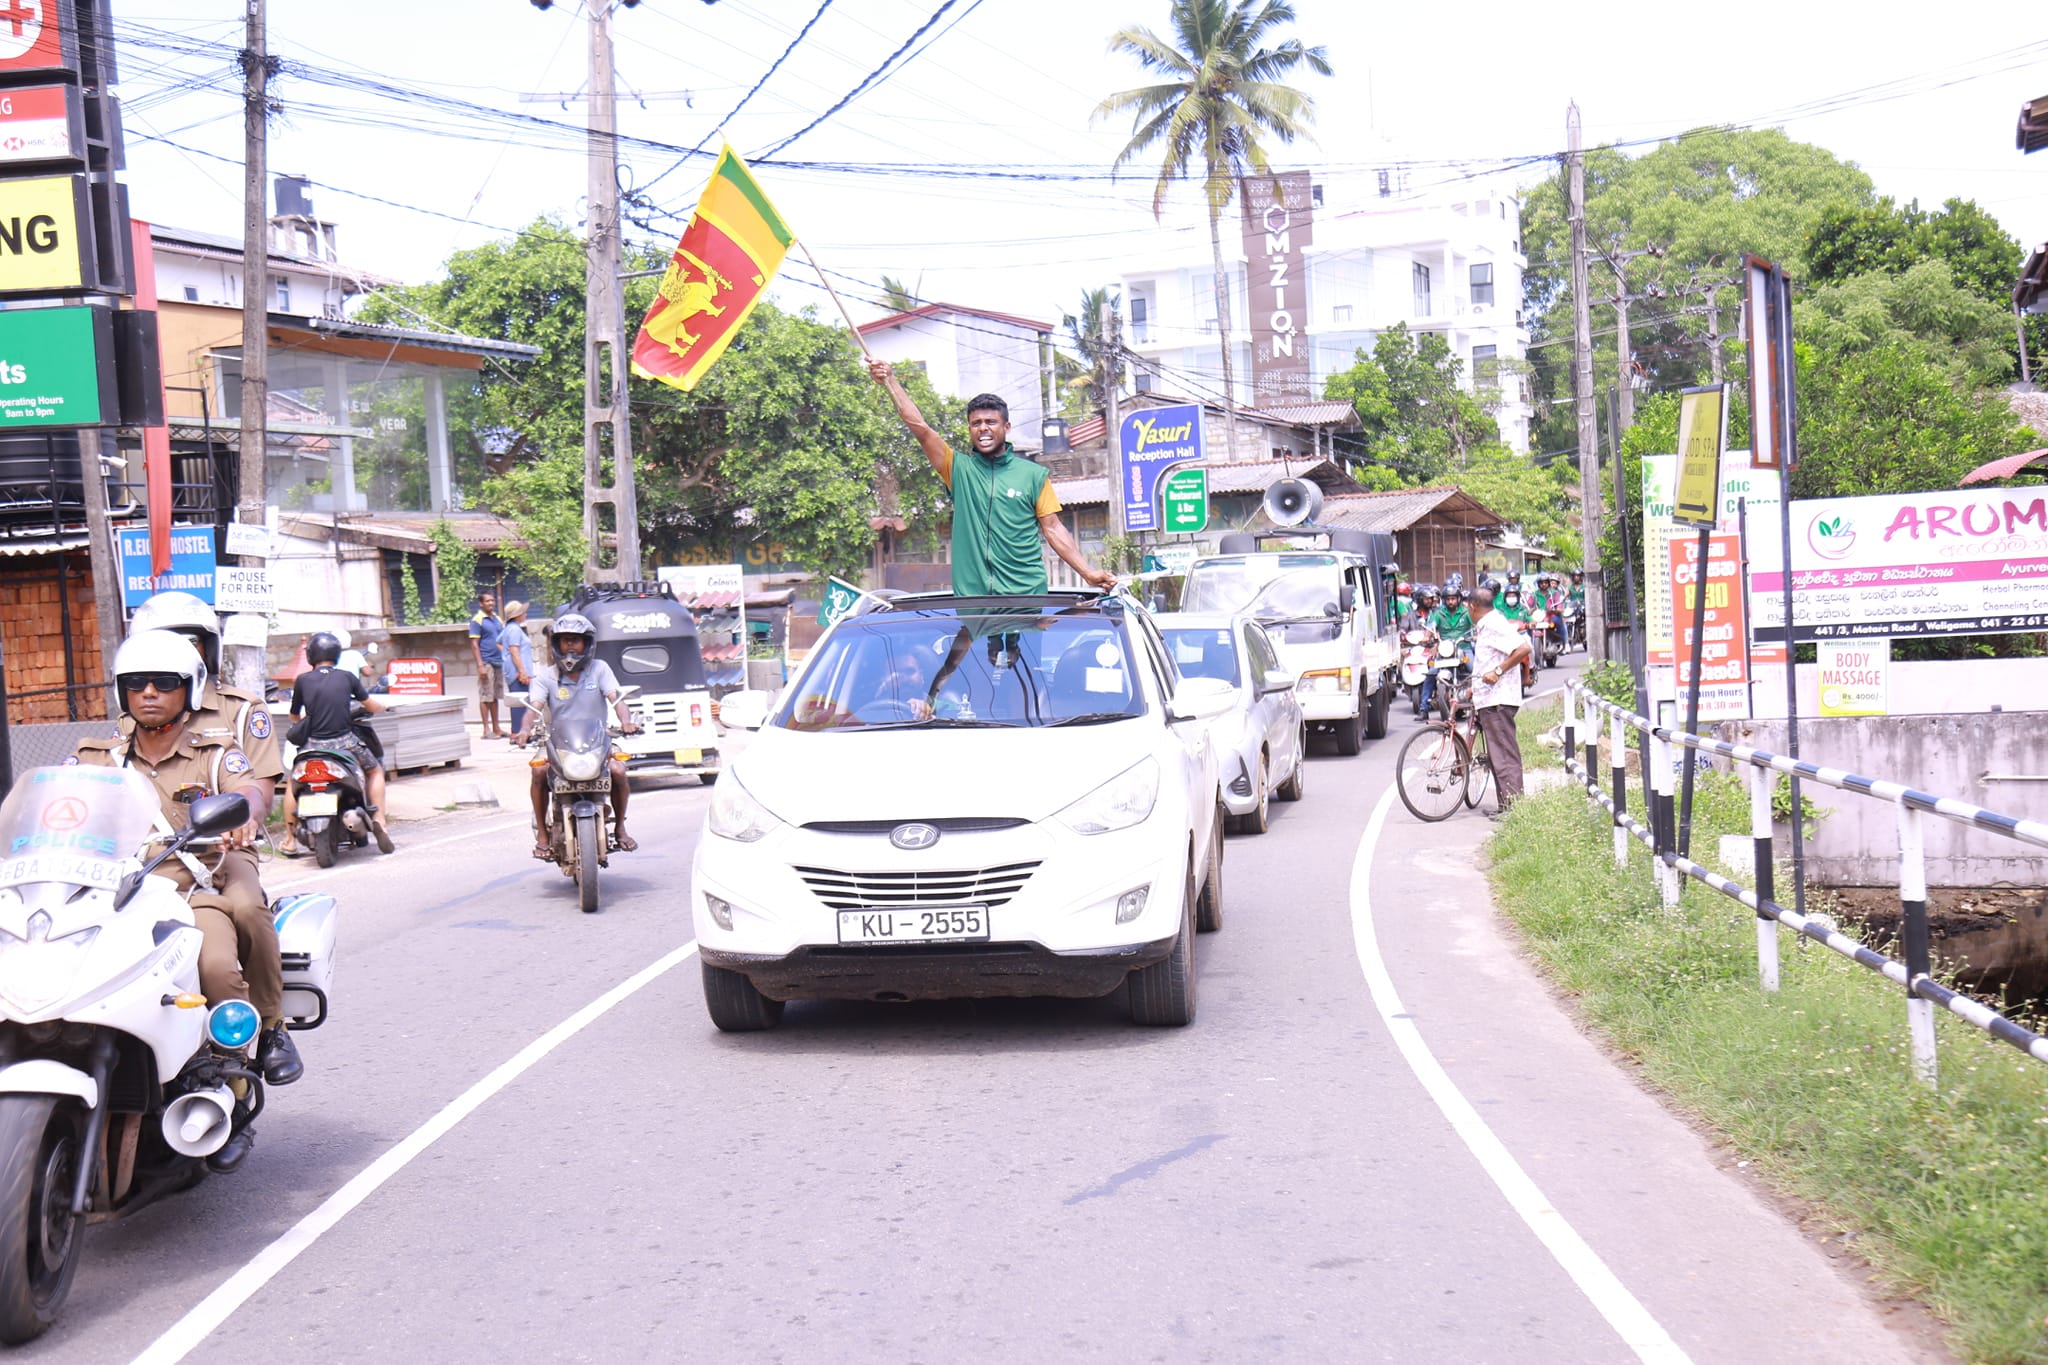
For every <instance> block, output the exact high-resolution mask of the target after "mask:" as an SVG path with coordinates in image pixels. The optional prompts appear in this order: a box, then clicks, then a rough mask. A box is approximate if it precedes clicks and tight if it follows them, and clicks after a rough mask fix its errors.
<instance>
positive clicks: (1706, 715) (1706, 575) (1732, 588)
mask: <svg viewBox="0 0 2048 1365" xmlns="http://www.w3.org/2000/svg"><path fill="white" fill-rule="evenodd" d="M1706 540H1707V557H1706V561H1705V562H1704V563H1702V562H1701V560H1700V544H1699V537H1697V536H1676V537H1674V538H1673V539H1672V541H1671V545H1670V555H1671V560H1670V565H1671V577H1670V583H1671V599H1670V600H1671V613H1672V619H1673V620H1674V621H1675V622H1676V624H1677V631H1678V639H1677V658H1676V660H1675V662H1676V664H1677V668H1678V694H1679V696H1680V697H1683V696H1685V694H1686V692H1687V691H1688V690H1689V689H1690V688H1691V687H1692V649H1693V634H1692V630H1693V620H1694V613H1695V611H1700V610H1702V608H1703V609H1704V614H1703V615H1702V616H1701V618H1700V621H1701V625H1700V719H1701V720H1742V719H1745V718H1747V717H1748V715H1749V643H1748V632H1747V626H1746V622H1745V620H1744V617H1745V615H1746V613H1745V611H1744V608H1745V606H1746V605H1747V604H1746V603H1745V601H1744V597H1743V591H1742V546H1741V542H1740V540H1739V539H1738V538H1737V537H1735V536H1732V535H1709V536H1708V537H1707V538H1706Z"/></svg>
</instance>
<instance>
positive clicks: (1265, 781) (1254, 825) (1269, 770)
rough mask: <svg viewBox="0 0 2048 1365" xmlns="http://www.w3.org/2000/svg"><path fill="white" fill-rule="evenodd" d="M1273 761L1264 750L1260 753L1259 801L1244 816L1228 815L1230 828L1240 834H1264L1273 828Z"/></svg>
mask: <svg viewBox="0 0 2048 1365" xmlns="http://www.w3.org/2000/svg"><path fill="white" fill-rule="evenodd" d="M1272 781H1273V759H1272V756H1271V755H1269V754H1267V753H1266V752H1265V751H1264V750H1260V752H1259V786H1258V800H1257V804H1255V805H1254V806H1253V807H1252V808H1251V809H1250V810H1248V811H1246V812H1245V813H1244V814H1243V815H1227V816H1226V817H1225V818H1226V819H1228V820H1229V822H1230V827H1231V828H1232V829H1233V830H1234V831H1236V832H1237V833H1239V834H1264V833H1265V832H1266V831H1267V830H1268V829H1269V828H1271V827H1272V800H1273V788H1272V785H1271V783H1272Z"/></svg>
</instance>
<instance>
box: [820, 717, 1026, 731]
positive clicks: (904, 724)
mask: <svg viewBox="0 0 2048 1365" xmlns="http://www.w3.org/2000/svg"><path fill="white" fill-rule="evenodd" d="M841 728H843V729H848V730H1010V729H1015V728H1016V727H1015V726H1013V725H1012V724H1011V723H1010V722H1009V721H1006V720H974V719H970V718H968V717H965V716H927V717H925V718H924V719H923V720H885V721H881V722H879V723H876V724H872V725H848V726H843V727H841Z"/></svg>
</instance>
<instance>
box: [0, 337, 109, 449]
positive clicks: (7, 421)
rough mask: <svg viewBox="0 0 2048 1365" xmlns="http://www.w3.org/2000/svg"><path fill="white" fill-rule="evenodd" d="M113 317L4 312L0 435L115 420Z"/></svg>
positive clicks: (0, 339) (0, 350) (0, 353)
mask: <svg viewBox="0 0 2048 1365" xmlns="http://www.w3.org/2000/svg"><path fill="white" fill-rule="evenodd" d="M113 338H114V331H113V313H112V311H111V310H109V309H106V308H9V309H5V310H4V311H0V431H15V430H19V429H22V428H26V427H94V426H99V425H101V424H102V423H105V422H111V421H114V420H115V409H116V407H117V403H116V394H115V390H114V339H113Z"/></svg>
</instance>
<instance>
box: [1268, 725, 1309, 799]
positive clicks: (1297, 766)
mask: <svg viewBox="0 0 2048 1365" xmlns="http://www.w3.org/2000/svg"><path fill="white" fill-rule="evenodd" d="M1307 769H1308V727H1307V726H1306V725H1304V726H1303V727H1302V728H1301V742H1300V743H1298V744H1296V745H1295V746H1294V771H1293V772H1292V773H1290V774H1289V775H1288V778H1287V780H1286V781H1285V782H1282V783H1281V784H1280V789H1279V790H1278V791H1276V792H1274V793H1273V794H1274V795H1275V796H1277V797H1279V798H1280V799H1281V800H1282V801H1299V800H1301V793H1302V785H1303V783H1304V782H1305V781H1306V780H1307V777H1308V773H1307Z"/></svg>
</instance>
